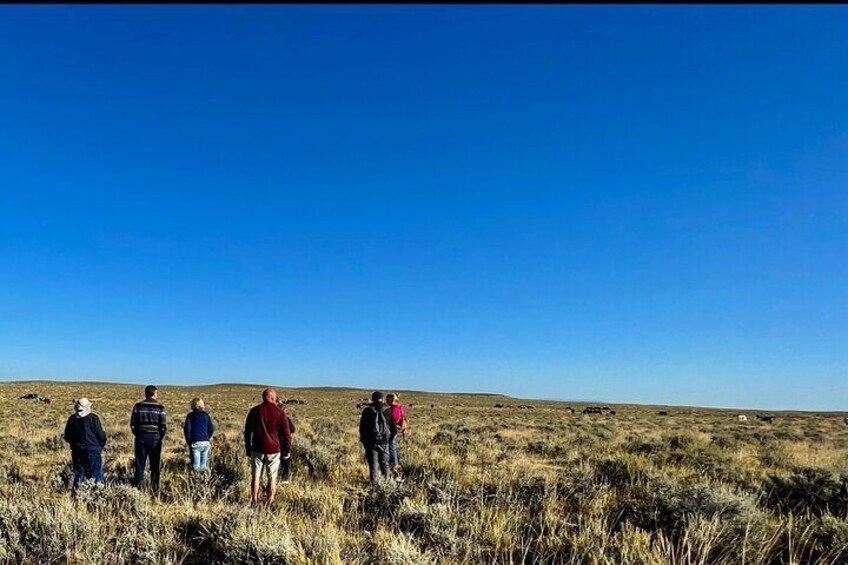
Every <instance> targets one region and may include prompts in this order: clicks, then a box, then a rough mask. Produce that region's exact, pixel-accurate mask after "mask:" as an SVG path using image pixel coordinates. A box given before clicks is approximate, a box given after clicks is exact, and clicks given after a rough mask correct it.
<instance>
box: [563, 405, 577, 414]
mask: <svg viewBox="0 0 848 565" xmlns="http://www.w3.org/2000/svg"><path fill="white" fill-rule="evenodd" d="M565 411H566V412H568V413H569V414H574V413H575V412H576V410H575V409H574V408H572V407H571V406H566V407H565Z"/></svg>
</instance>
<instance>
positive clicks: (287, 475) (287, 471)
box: [278, 403, 294, 485]
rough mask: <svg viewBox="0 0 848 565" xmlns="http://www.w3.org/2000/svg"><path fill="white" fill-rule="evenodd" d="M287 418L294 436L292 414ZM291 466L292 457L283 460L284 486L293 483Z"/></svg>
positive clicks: (281, 465)
mask: <svg viewBox="0 0 848 565" xmlns="http://www.w3.org/2000/svg"><path fill="white" fill-rule="evenodd" d="M278 404H279V403H278ZM286 418H287V419H288V421H289V432H290V433H291V435H294V420H293V419H292V417H291V414H286ZM292 442H294V439H292ZM291 466H292V458H291V457H289V458H287V459H283V461H282V463H281V464H280V467H281V468H282V472H281V476H282V481H283V484H284V485H287V484H289V483H290V482H291Z"/></svg>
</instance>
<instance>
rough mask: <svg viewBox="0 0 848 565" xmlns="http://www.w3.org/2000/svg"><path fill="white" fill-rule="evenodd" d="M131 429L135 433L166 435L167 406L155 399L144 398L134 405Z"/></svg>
mask: <svg viewBox="0 0 848 565" xmlns="http://www.w3.org/2000/svg"><path fill="white" fill-rule="evenodd" d="M130 429H131V430H132V432H133V434H134V435H137V436H143V435H158V436H161V437H164V436H165V431H166V430H167V427H166V425H165V407H164V406H162V405H161V404H159V403H158V402H157V401H155V400H150V399H148V400H142V401H141V402H138V403H136V405H135V406H133V410H132V416H131V417H130Z"/></svg>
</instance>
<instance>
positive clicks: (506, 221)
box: [0, 5, 848, 409]
mask: <svg viewBox="0 0 848 565" xmlns="http://www.w3.org/2000/svg"><path fill="white" fill-rule="evenodd" d="M846 44H848V9H846V8H845V7H843V6H819V7H800V6H798V7H792V6H753V7H729V6H701V7H625V6H606V7H604V6H597V7H578V6H534V7H516V6H501V7H497V6H493V7H486V6H453V7H450V6H383V7H374V6H370V7H369V6H359V7H357V6H341V5H339V6H313V7H297V6H242V7H238V6H184V7H178V6H170V7H164V6H163V7H154V6H135V7H132V6H102V7H80V6H61V7H56V6H29V7H27V6H4V7H1V8H0V77H2V78H1V79H0V212H2V218H1V219H2V221H1V222H0V378H2V379H24V378H27V379H29V378H61V379H94V380H101V379H109V380H125V381H131V382H142V383H146V382H156V383H210V382H220V381H249V382H271V383H275V384H278V385H287V384H288V385H302V386H306V385H350V386H362V387H369V388H370V387H385V388H397V389H407V388H413V389H426V390H446V391H447V390H452V391H492V392H504V393H508V394H514V395H521V396H525V397H548V398H567V399H574V398H578V399H579V398H588V399H602V400H607V401H610V402H644V403H681V404H697V405H711V406H750V407H765V408H807V409H846V408H848V369H846V368H848V268H846V266H848V49H846Z"/></svg>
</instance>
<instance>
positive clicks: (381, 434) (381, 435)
mask: <svg viewBox="0 0 848 565" xmlns="http://www.w3.org/2000/svg"><path fill="white" fill-rule="evenodd" d="M370 409H371V410H373V411H374V412H375V415H374V428H373V430H372V432H371V433H372V434H373V440H374V443H375V444H384V443H389V438H390V437H391V433H390V431H389V423H388V422H387V421H386V415H385V414H384V411H383V410H382V409H379V410H378V409H377V408H374V406H371V407H370Z"/></svg>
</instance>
